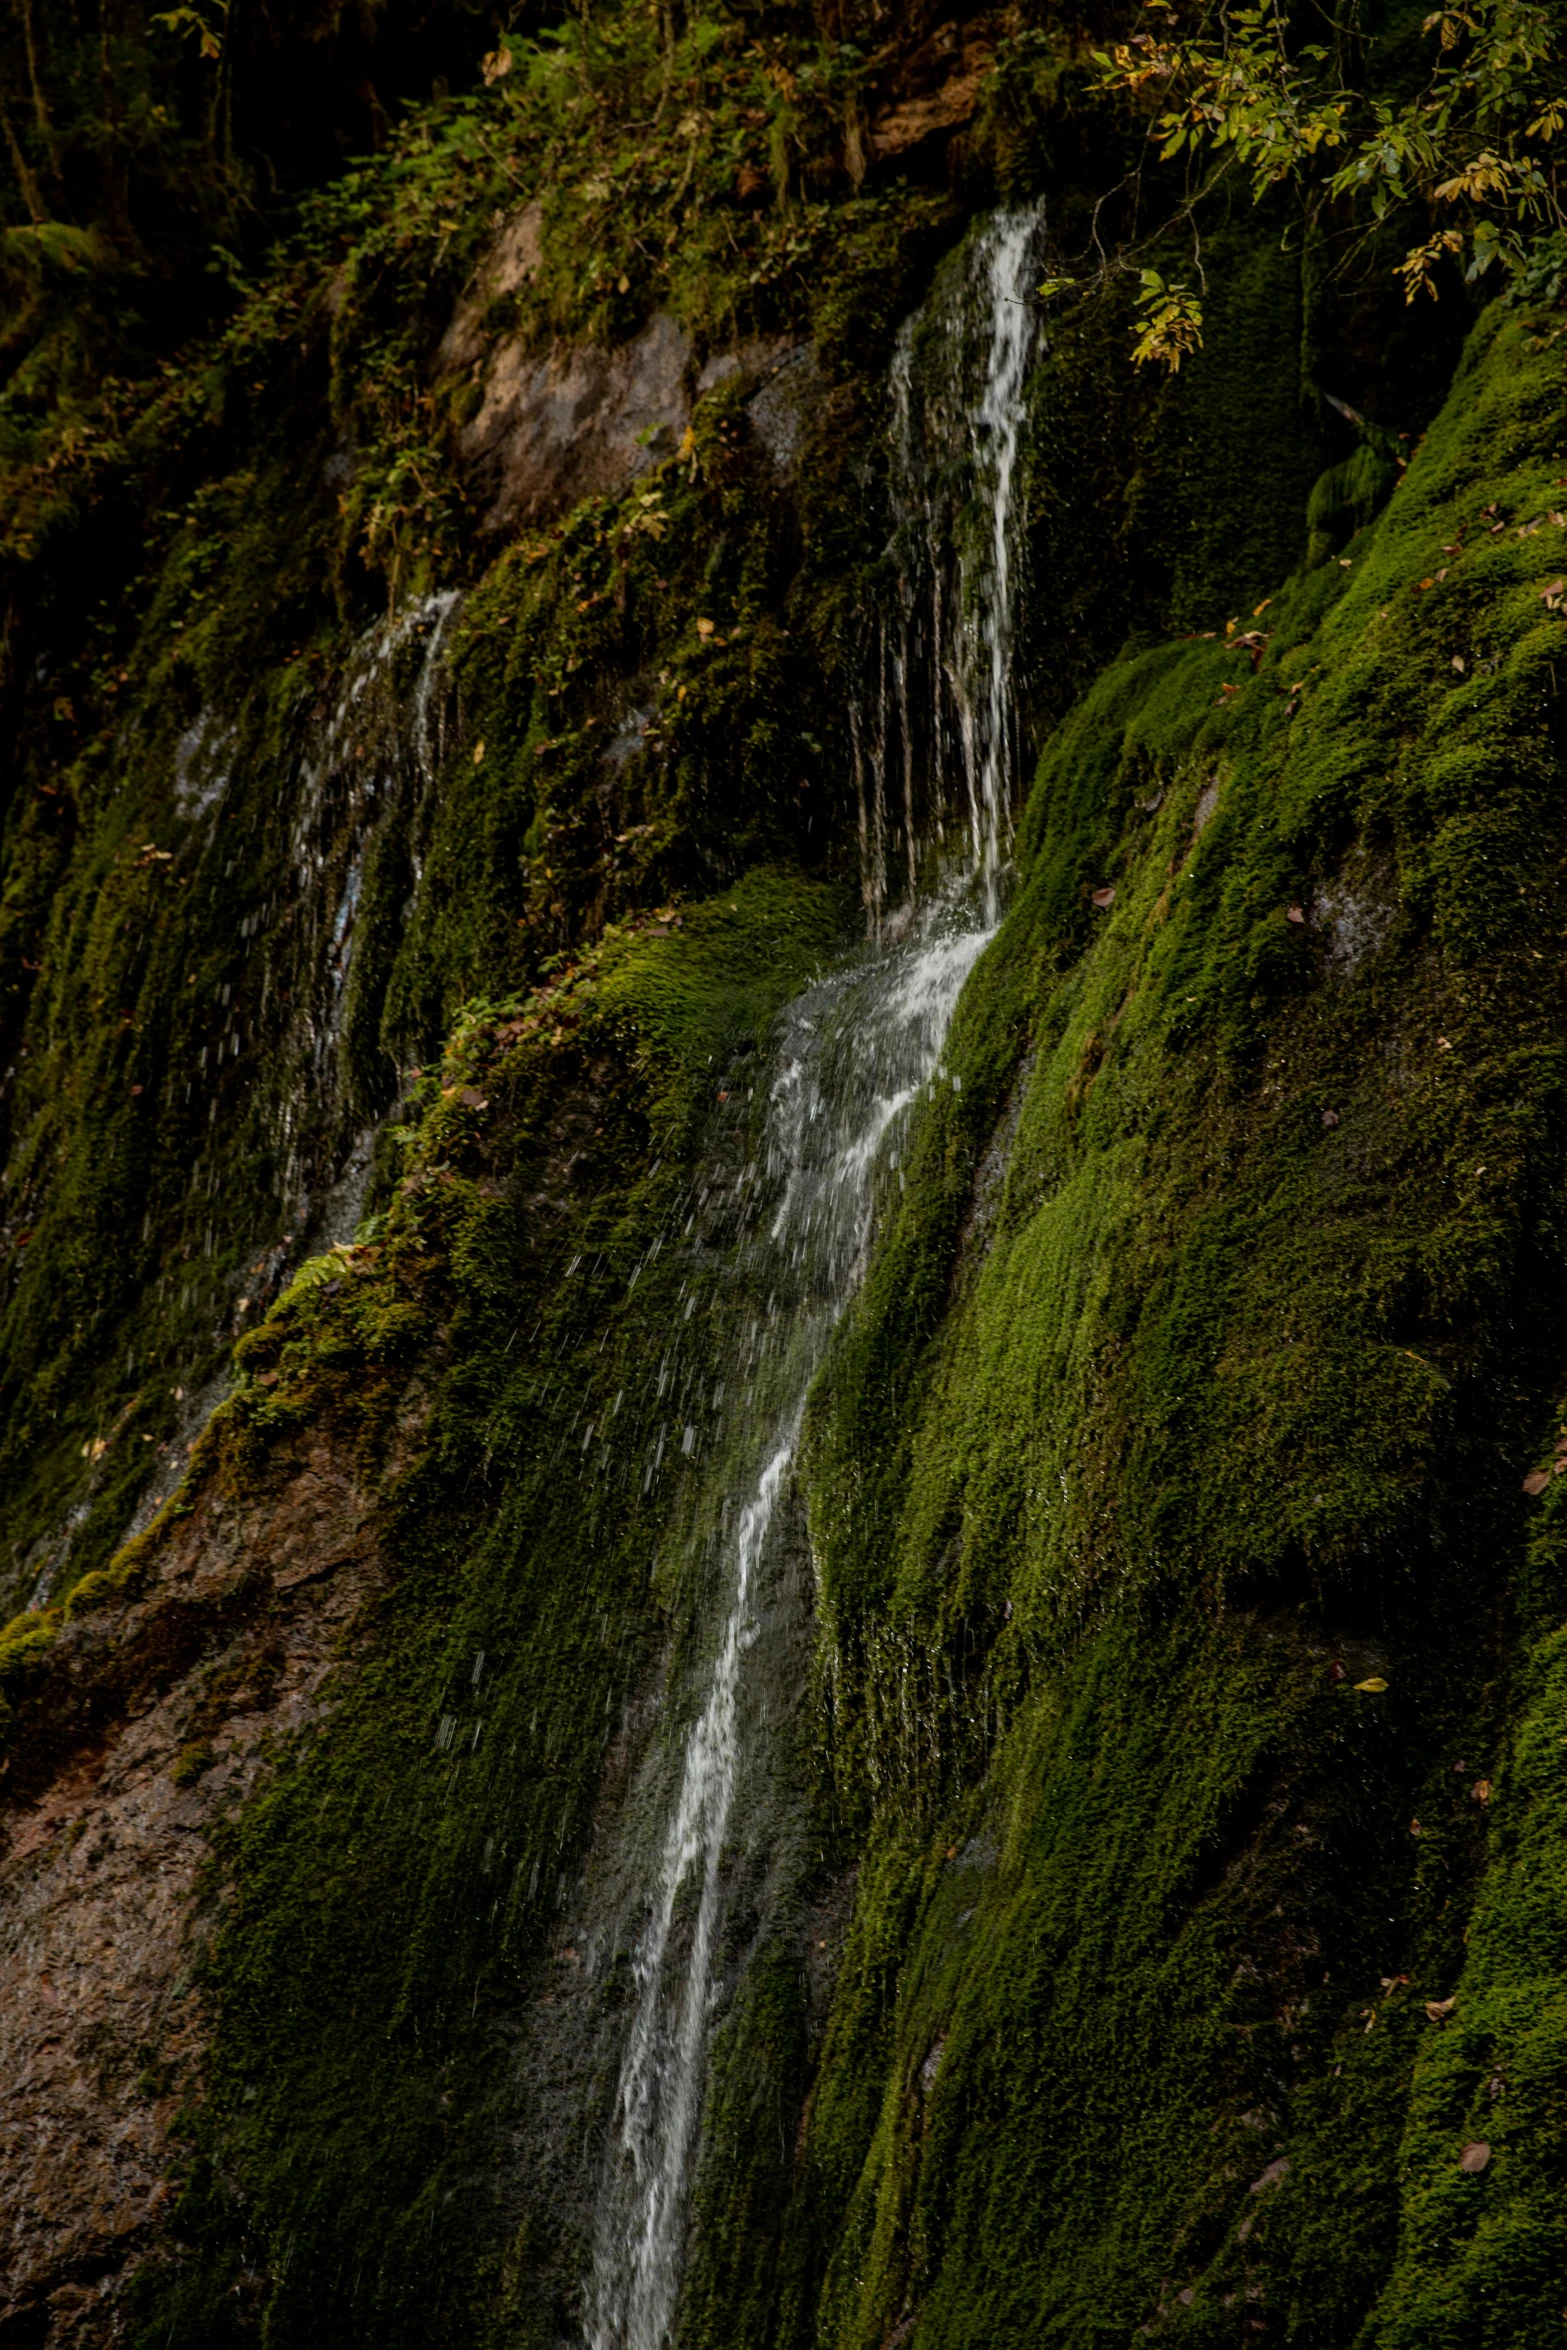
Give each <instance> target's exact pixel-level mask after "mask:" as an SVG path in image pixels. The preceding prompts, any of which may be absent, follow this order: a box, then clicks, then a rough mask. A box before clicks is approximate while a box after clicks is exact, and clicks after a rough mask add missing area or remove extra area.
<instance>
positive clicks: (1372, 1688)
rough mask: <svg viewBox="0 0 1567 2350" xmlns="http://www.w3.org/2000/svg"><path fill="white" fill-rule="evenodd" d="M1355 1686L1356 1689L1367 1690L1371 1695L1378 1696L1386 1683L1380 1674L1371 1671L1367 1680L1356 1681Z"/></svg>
mask: <svg viewBox="0 0 1567 2350" xmlns="http://www.w3.org/2000/svg"><path fill="white" fill-rule="evenodd" d="M1355 1687H1356V1688H1357V1689H1364V1690H1367V1691H1368V1692H1369V1693H1370V1695H1371V1696H1373V1697H1380V1696H1381V1694H1382V1692H1383V1690H1384V1689H1385V1688H1386V1687H1387V1683H1386V1682H1385V1681H1384V1680H1383V1679H1382V1677H1381V1675H1380V1674H1378V1673H1373V1674H1372V1676H1371V1678H1370V1680H1369V1681H1357V1682H1356V1683H1355Z"/></svg>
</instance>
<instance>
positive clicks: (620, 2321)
mask: <svg viewBox="0 0 1567 2350" xmlns="http://www.w3.org/2000/svg"><path fill="white" fill-rule="evenodd" d="M1036 234H1037V215H1036V214H1034V213H1032V212H1030V213H1016V214H1001V215H998V216H996V217H995V218H994V219H993V220H991V221H990V222H988V223H987V224H985V225H984V227H983V228H982V229H981V230H980V231H979V232H978V233H977V234H976V235H975V236H974V237H973V238H972V239H971V240H970V242H969V244H968V246H967V247H966V248H965V250H964V252H963V253H962V254H961V255H960V256H958V257H957V261H956V263H955V265H952V266H950V267H949V269H948V270H947V272H946V273H945V274H944V278H943V281H942V283H941V284H940V285H939V286H938V288H937V291H936V293H935V294H934V295H933V296H932V299H931V301H930V302H929V303H928V304H927V305H926V306H925V309H924V310H923V311H922V312H921V313H920V314H919V315H918V316H917V317H916V318H915V319H913V320H911V321H910V322H909V324H908V326H906V328H905V329H904V331H903V333H902V335H901V336H900V338H899V342H898V347H897V353H896V357H895V360H894V364H893V368H892V375H891V393H892V408H893V417H892V433H891V443H892V446H891V450H890V479H891V490H892V505H893V512H894V517H895V524H896V528H895V533H894V542H893V557H894V571H895V578H896V603H895V609H894V610H893V612H892V613H891V614H889V615H888V616H887V617H886V619H885V620H884V621H883V622H882V623H881V624H879V625H878V626H877V628H876V629H875V631H874V634H873V642H872V646H871V650H870V657H869V660H868V664H867V674H866V676H865V678H864V680H863V682H862V686H861V688H860V691H859V693H858V694H857V696H856V697H855V701H854V703H853V706H852V707H851V712H850V717H851V729H852V738H853V744H854V758H855V770H856V783H857V787H858V790H859V811H860V838H861V844H862V872H863V878H864V889H865V898H866V905H867V911H868V915H869V928H870V933H871V936H870V942H869V944H868V946H867V948H866V949H865V951H864V952H863V954H862V955H861V956H860V957H859V958H857V959H855V960H854V961H852V962H851V963H850V964H849V965H848V966H847V967H846V968H845V969H843V970H841V971H839V972H837V973H835V974H833V975H831V976H829V977H828V978H826V979H823V980H821V981H818V982H817V983H816V984H814V985H813V986H812V987H810V988H808V989H807V990H806V991H805V992H804V993H803V994H802V995H801V996H800V997H798V998H797V999H796V1001H795V1002H794V1003H793V1004H791V1005H790V1006H789V1007H788V1009H787V1010H786V1011H785V1013H784V1014H783V1016H782V1018H781V1020H780V1021H779V1024H778V1029H777V1033H776V1036H775V1038H774V1040H773V1044H772V1054H771V1061H772V1075H771V1080H770V1084H769V1087H768V1093H767V1103H766V1114H765V1120H764V1124H763V1131H762V1136H761V1143H760V1152H759V1158H760V1165H759V1166H758V1167H754V1168H752V1169H751V1170H748V1171H747V1176H746V1177H743V1178H742V1183H741V1185H740V1186H737V1187H736V1189H737V1190H739V1189H742V1188H749V1189H751V1190H752V1191H753V1192H754V1195H755V1196H756V1197H757V1198H758V1199H765V1200H766V1201H767V1203H768V1207H767V1210H766V1212H765V1213H763V1214H762V1215H760V1217H759V1218H758V1221H757V1222H756V1224H755V1226H754V1228H753V1230H752V1232H751V1233H750V1235H749V1236H748V1238H747V1239H745V1240H744V1241H743V1242H742V1243H741V1253H742V1255H743V1256H744V1257H745V1258H746V1260H747V1262H746V1264H745V1267H744V1277H745V1278H746V1279H747V1280H748V1281H749V1282H750V1283H751V1285H752V1287H753V1291H754V1294H755V1295H757V1296H758V1297H764V1296H765V1297H766V1298H767V1299H768V1301H769V1302H768V1308H767V1311H766V1314H765V1315H764V1316H763V1317H762V1318H761V1322H760V1325H759V1328H758V1330H757V1332H756V1335H755V1343H754V1346H753V1347H752V1348H751V1349H750V1350H748V1352H747V1354H746V1357H745V1363H744V1373H745V1382H746V1384H745V1399H746V1403H747V1407H748V1418H749V1421H750V1428H751V1432H752V1433H751V1450H750V1454H749V1459H748V1462H747V1461H746V1459H745V1456H744V1454H743V1453H742V1455H741V1456H740V1459H739V1465H738V1466H737V1465H736V1457H735V1456H734V1455H733V1454H731V1456H730V1461H729V1464H728V1468H727V1471H726V1472H724V1473H726V1474H727V1475H728V1476H729V1478H730V1480H731V1483H730V1486H729V1496H730V1506H729V1507H727V1508H726V1509H725V1510H724V1511H723V1512H722V1513H721V1522H723V1523H726V1524H729V1525H730V1526H731V1528H732V1531H731V1532H730V1534H729V1537H728V1540H727V1543H726V1545H725V1549H724V1554H723V1574H722V1577H721V1581H720V1602H719V1605H720V1611H721V1612H720V1615H719V1618H718V1621H717V1623H716V1625H715V1627H714V1631H713V1634H712V1635H711V1636H710V1641H709V1656H710V1661H709V1664H708V1666H707V1670H706V1680H705V1688H704V1689H703V1691H702V1693H701V1694H700V1702H698V1703H696V1704H695V1705H694V1707H693V1712H694V1719H692V1721H691V1723H690V1727H689V1729H688V1730H687V1732H686V1735H685V1740H684V1746H683V1751H682V1752H681V1753H680V1754H679V1757H678V1764H677V1770H676V1773H675V1783H674V1788H673V1800H672V1802H671V1803H670V1805H669V1808H668V1811H667V1814H666V1824H665V1826H664V1829H663V1833H662V1838H661V1841H659V1842H658V1843H657V1845H656V1859H655V1861H654V1866H653V1869H652V1871H651V1879H652V1881H651V1884H650V1885H649V1887H648V1889H647V1895H646V1906H645V1910H644V1913H643V1922H642V1926H641V1931H640V1937H639V1939H638V1942H637V1946H636V1951H635V1957H634V1962H633V1981H634V1994H635V1995H634V2001H633V2006H632V2014H631V2021H630V2026H629V2030H628V2032H627V2035H626V2039H625V2043H624V2049H623V2055H622V2060H621V2066H620V2076H619V2085H618V2090H617V2095H616V2101H615V2108H614V2116H613V2122H612V2126H611V2135H610V2145H609V2150H608V2157H607V2160H606V2164H605V2169H604V2174H603V2179H602V2184H601V2189H600V2194H599V2202H598V2210H597V2218H596V2227H595V2243H594V2254H593V2266H592V2273H591V2276H590V2278H589V2280H588V2285H587V2300H588V2334H589V2339H590V2341H591V2344H592V2350H665V2345H667V2344H668V2342H669V2340H670V2338H671V2335H672V2332H673V2328H674V2324H675V2318H676V2310H677V2303H678V2297H679V2291H680V2282H681V2273H682V2263H683V2254H684V2239H685V2226H686V2215H687V2205H688V2199H689V2186H690V2179H691V2174H692V2170H693V2167H694V2161H693V2158H694V2154H695V2150H696V2140H697V2136H698V2125H699V2120H700V2108H701V2100H702V2091H703V2085H704V2080H705V2071H706V2056H707V2045H708V2038H709V2033H710V2030H711V2027H712V2024H713V2021H714V2011H715V2003H716V2001H717V1999H718V1997H719V1996H720V1990H721V1987H720V1985H719V1983H718V1980H717V1963H716V1954H717V1949H718V1945H719V1942H720V1939H721V1928H722V1922H723V1901H724V1871H725V1846H726V1839H727V1837H728V1834H729V1830H730V1822H731V1815H732V1813H733V1810H734V1805H735V1796H736V1789H737V1785H738V1781H739V1776H740V1772H741V1769H742V1767H743V1764H744V1761H745V1757H744V1756H743V1754H742V1751H741V1745H742V1742H741V1736H740V1724H741V1695H742V1685H743V1680H744V1674H745V1665H746V1657H747V1654H748V1652H749V1651H750V1649H751V1648H752V1647H753V1645H754V1643H755V1641H756V1638H757V1635H758V1629H759V1626H758V1621H757V1615H756V1592H757V1582H758V1573H759V1568H760V1565H761V1562H762V1560H763V1558H764V1555H765V1553H766V1549H767V1545H768V1543H769V1539H770V1538H771V1537H772V1536H773V1535H774V1532H775V1528H776V1525H777V1522H778V1519H779V1516H780V1511H781V1507H782V1505H783V1503H784V1500H785V1497H786V1494H787V1492H788V1488H789V1480H790V1475H791V1471H792V1468H793V1462H794V1454H795V1446H796V1442H797V1438H798V1432H799V1428H800V1423H801V1418H802V1415H803V1412H804V1407H805V1399H806V1394H807V1391H808V1389H809V1386H810V1383H811V1380H812V1379H813V1377H814V1376H815V1373H816V1371H817V1369H818V1367H819V1366H820V1364H821V1361H822V1358H823V1354H824V1351H825V1348H826V1344H827V1341H828V1339H829V1337H830V1335H831V1332H832V1329H833V1327H834V1325H835V1323H836V1322H837V1320H838V1318H839V1316H840V1315H841V1314H842V1312H843V1310H844V1308H845V1306H846V1305H847V1304H848V1302H849V1300H850V1298H851V1297H852V1296H853V1294H854V1290H855V1288H856V1286H857V1284H858V1281H859V1278H860V1274H861V1271H862V1269H863V1265H864V1262H865V1256H866V1251H867V1247H868V1244H869V1241H870V1238H871V1233H872V1229H873V1222H874V1213H875V1206H876V1201H877V1197H878V1194H879V1192H880V1190H881V1189H882V1187H883V1186H884V1185H886V1184H890V1183H891V1182H892V1181H893V1180H894V1179H896V1181H897V1182H898V1183H900V1184H901V1182H902V1180H903V1178H902V1175H901V1173H900V1172H899V1169H898V1155H899V1154H898V1148H897V1142H898V1134H899V1128H900V1122H901V1121H902V1120H903V1118H904V1116H905V1114H906V1113H907V1111H908V1109H909V1108H910V1105H911V1104H912V1103H913V1102H914V1100H915V1099H916V1097H917V1096H918V1094H919V1093H920V1092H921V1090H922V1089H923V1088H926V1087H929V1086H931V1085H932V1084H934V1083H936V1082H939V1081H940V1077H941V1053H942V1046H943V1042H944V1040H945V1037H946V1032H947V1027H948V1023H949V1021H950V1019H951V1016H952V1012H953V1008H954V1006H955V1004H956V1002H957V999H958V995H959V992H960V990H961V988H962V986H963V983H964V980H965V979H966V978H967V976H968V974H969V972H970V971H971V970H972V968H973V966H974V963H975V961H976V960H977V958H978V956H979V954H980V953H981V951H982V949H983V948H984V946H985V945H986V943H987V941H988V940H989V939H990V937H991V936H992V935H993V933H994V930H995V926H996V923H997V920H998V918H999V911H1000V901H1001V892H1002V882H1003V867H1004V858H1005V851H1006V845H1007V838H1008V828H1009V807H1010V799H1011V783H1012V757H1013V732H1014V728H1013V718H1012V709H1011V701H1010V693H1009V683H1008V676H1009V667H1010V658H1011V646H1012V596H1013V582H1014V577H1015V571H1016V562H1015V543H1014V542H1015V520H1016V518H1015V513H1014V483H1015V474H1016V464H1017V452H1018V440H1019V423H1020V414H1021V401H1022V393H1023V386H1024V378H1025V374H1026V371H1027V366H1028V361H1029V357H1030V353H1031V348H1032V333H1033V320H1034V313H1033V311H1032V310H1031V308H1030V307H1029V305H1028V302H1027V299H1026V297H1027V294H1028V291H1029V280H1030V274H1031V272H1030V262H1031V257H1032V250H1033V246H1034V242H1035V238H1036ZM954 442H955V443H956V444H957V446H956V455H957V458H958V464H959V480H958V482H957V485H956V488H955V487H954V482H953V478H952V458H953V454H954V450H953V446H952V444H953V443H954ZM933 453H934V457H935V462H934V463H933V462H932V457H933ZM955 496H957V497H958V498H960V499H961V501H962V503H963V505H964V507H965V509H966V519H965V527H964V528H963V529H962V531H961V532H960V533H959V535H958V542H957V549H956V553H955V554H954V551H953V546H952V544H951V543H950V541H949V537H948V534H949V532H950V530H951V526H952V517H953V508H954V497H955ZM917 700H918V701H921V702H922V703H923V705H924V708H923V710H922V711H916V708H915V704H916V701H917ZM954 760H955V763H956V765H957V767H958V770H959V779H958V780H959V787H960V789H961V791H962V794H963V799H964V803H965V814H966V817H967V824H966V827H965V829H966V832H967V836H968V847H969V855H968V857H967V859H966V860H958V859H954V857H953V855H952V853H951V851H950V850H947V851H946V852H945V853H943V844H944V841H945V827H944V823H943V811H944V810H945V808H946V807H947V805H948V801H949V779H948V776H947V775H946V773H945V772H944V769H945V766H946V765H947V764H950V763H952V762H953V761H954ZM893 773H896V775H897V776H898V778H899V780H900V784H901V791H900V798H899V805H898V814H897V817H896V819H893V818H891V817H890V815H889V794H888V778H889V775H890V774H893ZM926 810H928V811H929V812H930V817H931V824H930V832H931V838H930V840H929V841H927V840H926V839H925V838H924V837H923V835H922V826H923V824H924V811H926ZM894 823H895V824H896V829H897V830H898V831H899V832H900V833H901V846H902V850H903V855H904V865H905V871H906V875H907V893H906V904H905V906H904V909H903V911H902V913H901V915H900V918H899V919H898V920H897V921H896V922H895V923H893V922H884V914H885V912H886V898H887V894H888V870H889V868H888V836H889V830H890V829H891V828H892V827H893V825H894ZM663 1377H664V1367H661V1372H660V1379H661V1381H662V1379H663Z"/></svg>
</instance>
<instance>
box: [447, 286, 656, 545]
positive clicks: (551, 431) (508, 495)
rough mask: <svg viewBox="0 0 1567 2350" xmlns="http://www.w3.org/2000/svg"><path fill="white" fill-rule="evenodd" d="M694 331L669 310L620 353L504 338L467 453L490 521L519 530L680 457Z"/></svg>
mask: <svg viewBox="0 0 1567 2350" xmlns="http://www.w3.org/2000/svg"><path fill="white" fill-rule="evenodd" d="M690 358H691V346H690V342H689V340H688V338H687V336H686V333H685V330H684V329H683V328H682V327H680V326H678V325H677V324H676V322H675V320H674V319H672V318H670V317H669V316H668V315H667V314H666V313H664V312H662V311H660V312H658V313H656V314H655V316H654V317H652V318H650V319H649V321H648V323H647V325H646V326H645V327H644V328H643V329H642V332H641V333H640V334H639V335H637V336H636V337H635V338H634V339H633V340H632V341H631V342H629V343H622V344H621V345H619V346H618V348H616V349H614V350H603V349H600V348H598V347H596V346H594V345H592V344H582V343H557V344H555V345H554V347H553V348H552V349H551V350H549V351H547V352H545V353H544V355H543V356H542V357H540V356H537V355H535V354H532V353H530V352H529V351H528V350H527V348H526V347H525V346H524V344H523V343H522V342H521V341H518V340H513V341H509V342H505V343H502V344H501V346H500V348H499V349H498V350H497V351H496V353H495V356H494V358H493V359H492V360H491V362H490V366H489V371H488V373H487V375H486V377H485V380H484V399H483V404H482V405H481V407H480V409H479V412H478V414H477V415H476V416H475V417H474V418H473V419H472V420H471V422H470V423H468V424H466V425H465V426H464V427H463V429H462V431H461V432H460V433H459V435H458V442H457V446H458V454H459V456H460V458H461V460H462V462H463V464H464V466H465V467H466V468H467V470H468V471H469V473H470V474H471V476H472V478H473V480H474V482H475V484H476V486H477V487H478V489H479V493H480V495H481V496H482V497H483V498H485V499H486V500H487V501H488V512H487V514H486V516H485V523H484V527H485V529H486V530H489V531H502V530H515V529H518V528H521V527H523V526H526V525H527V524H530V523H532V524H538V523H540V522H547V521H549V520H551V519H553V518H554V517H555V516H556V515H558V514H564V513H566V512H567V511H568V510H569V509H570V508H571V507H573V506H575V505H576V504H577V503H578V502H579V501H580V500H581V499H583V498H590V497H615V496H618V495H619V493H620V492H621V491H622V490H624V489H626V488H627V487H628V486H629V484H630V483H631V482H633V481H635V480H636V479H637V477H638V476H639V475H640V474H644V473H647V472H648V471H649V470H650V469H651V468H652V467H653V466H654V465H656V464H658V463H659V461H660V460H661V459H662V458H665V457H669V456H672V455H673V454H674V452H675V450H676V449H677V448H678V447H679V445H680V441H681V437H682V435H683V434H684V432H685V429H686V426H687V425H688V424H689V422H690V420H691V395H690V390H689V388H688V383H687V371H688V368H689V363H690Z"/></svg>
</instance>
